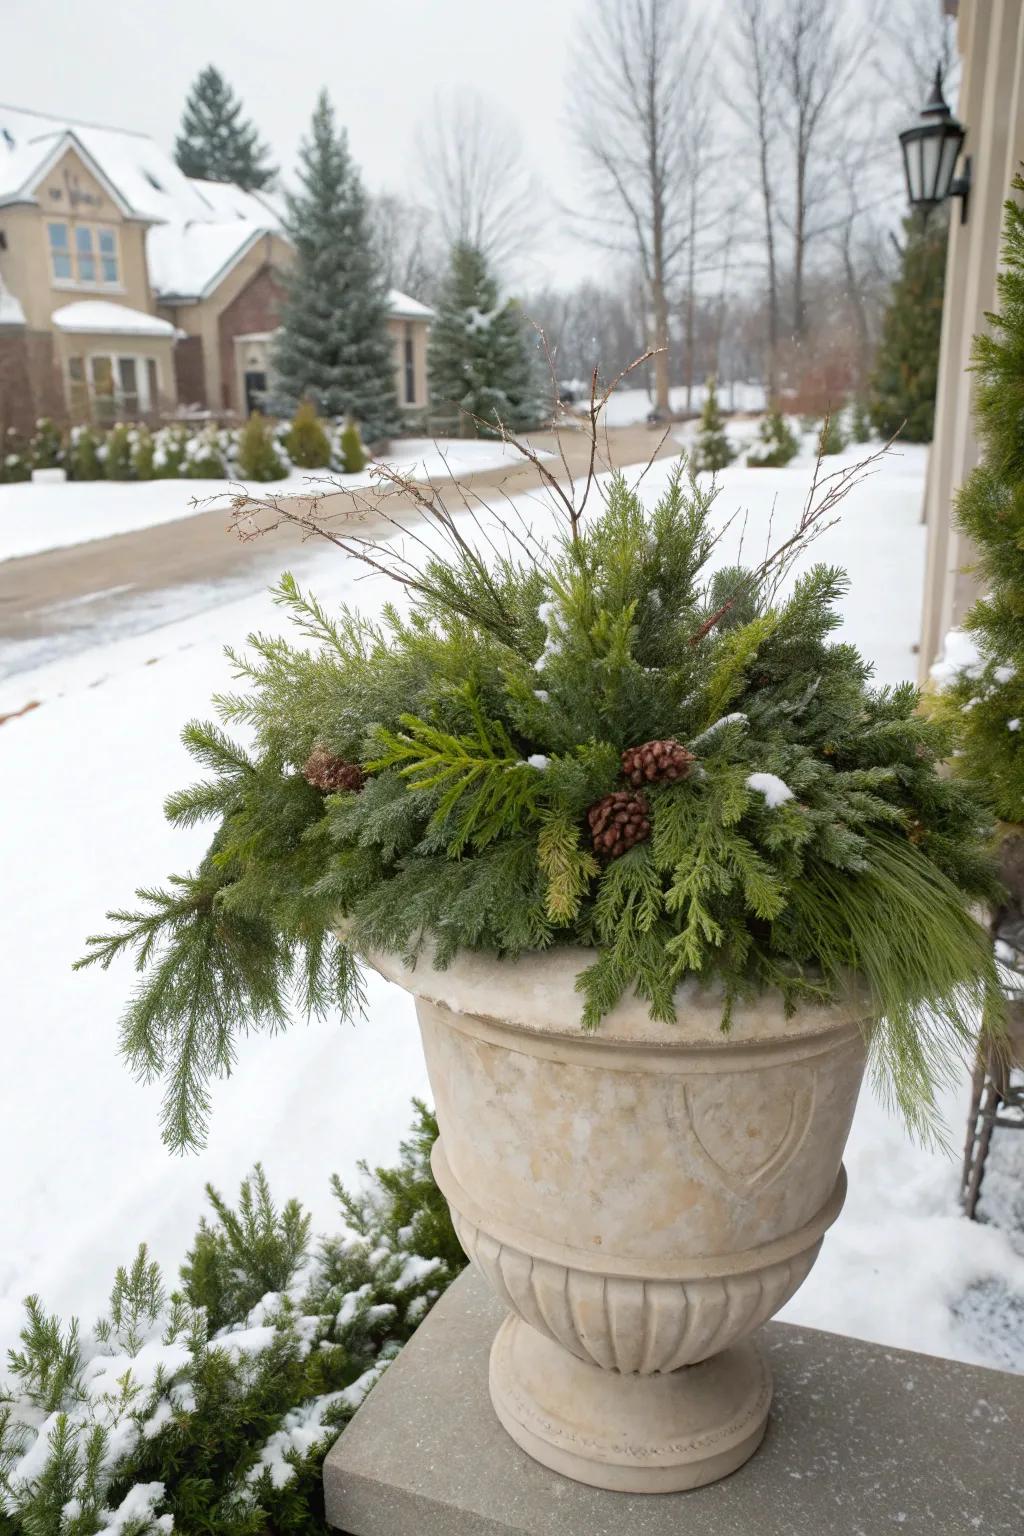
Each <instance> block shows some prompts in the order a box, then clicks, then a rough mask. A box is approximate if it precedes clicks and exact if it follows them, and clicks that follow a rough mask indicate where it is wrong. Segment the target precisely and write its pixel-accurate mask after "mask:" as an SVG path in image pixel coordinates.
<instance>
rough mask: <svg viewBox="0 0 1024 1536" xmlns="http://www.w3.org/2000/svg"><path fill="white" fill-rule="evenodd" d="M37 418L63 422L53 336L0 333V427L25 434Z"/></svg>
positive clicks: (64, 414) (65, 416)
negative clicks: (11, 428)
mask: <svg viewBox="0 0 1024 1536" xmlns="http://www.w3.org/2000/svg"><path fill="white" fill-rule="evenodd" d="M40 416H52V417H53V419H54V420H55V421H58V422H63V421H65V420H66V419H67V407H66V405H65V401H64V390H63V387H62V384H61V378H60V373H59V371H58V368H57V360H56V357H55V355H54V349H53V337H52V336H51V335H50V334H49V333H48V332H47V331H26V330H22V329H18V330H0V428H2V429H4V430H6V429H7V428H8V427H13V428H14V430H15V431H16V432H20V433H24V434H28V433H31V432H32V431H33V430H34V428H35V424H36V421H37V420H38V418H39V417H40Z"/></svg>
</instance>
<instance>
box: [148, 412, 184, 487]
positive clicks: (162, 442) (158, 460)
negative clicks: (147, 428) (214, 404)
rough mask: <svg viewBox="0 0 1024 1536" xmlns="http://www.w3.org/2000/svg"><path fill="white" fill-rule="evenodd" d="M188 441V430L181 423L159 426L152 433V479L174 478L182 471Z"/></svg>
mask: <svg viewBox="0 0 1024 1536" xmlns="http://www.w3.org/2000/svg"><path fill="white" fill-rule="evenodd" d="M188 441H189V430H188V428H187V427H186V426H185V425H184V424H182V423H178V424H176V425H175V426H172V427H161V428H160V429H159V431H157V432H155V433H154V434H153V477H154V479H156V480H174V479H176V478H177V477H178V476H179V475H180V474H181V473H182V469H183V466H184V463H185V454H186V452H187V449H188Z"/></svg>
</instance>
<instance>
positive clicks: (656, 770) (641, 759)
mask: <svg viewBox="0 0 1024 1536" xmlns="http://www.w3.org/2000/svg"><path fill="white" fill-rule="evenodd" d="M696 761H697V759H696V758H695V757H694V755H693V753H692V752H688V751H687V749H686V748H685V747H684V746H683V744H682V742H679V741H673V740H672V738H671V737H668V738H667V739H666V740H665V741H645V742H644V743H643V745H642V746H639V747H627V748H626V750H625V752H623V754H622V771H623V773H624V774H625V775H626V778H627V779H628V780H629V782H630V783H631V784H632V785H634V787H635V788H636V789H639V788H640V787H641V786H642V785H644V784H674V783H675V781H676V780H677V779H685V778H688V777H689V774H690V770H691V769H692V767H693V765H694V763H695V762H696Z"/></svg>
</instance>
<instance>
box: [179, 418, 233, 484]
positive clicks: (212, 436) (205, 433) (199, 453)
mask: <svg viewBox="0 0 1024 1536" xmlns="http://www.w3.org/2000/svg"><path fill="white" fill-rule="evenodd" d="M227 472H228V466H227V456H226V454H225V451H224V439H223V437H222V435H221V433H220V432H219V431H218V430H217V428H216V427H212V426H211V427H203V428H202V429H201V431H199V432H197V433H196V434H195V436H194V437H190V438H189V439H188V441H187V442H186V444H185V454H184V461H183V468H182V473H183V474H184V475H185V476H186V477H187V478H188V479H189V480H223V479H224V477H225V476H226V474H227Z"/></svg>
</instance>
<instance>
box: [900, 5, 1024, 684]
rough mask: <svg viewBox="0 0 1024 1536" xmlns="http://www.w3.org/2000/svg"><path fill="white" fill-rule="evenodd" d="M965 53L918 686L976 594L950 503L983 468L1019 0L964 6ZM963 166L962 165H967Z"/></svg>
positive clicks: (1017, 150) (1016, 92)
mask: <svg viewBox="0 0 1024 1536" xmlns="http://www.w3.org/2000/svg"><path fill="white" fill-rule="evenodd" d="M958 41H959V47H960V52H961V55H962V57H963V78H962V83H961V87H960V98H959V105H958V109H957V112H958V116H959V118H960V120H961V122H963V123H964V124H966V127H967V139H966V142H965V145H964V152H965V154H968V155H970V156H971V160H972V164H971V174H972V183H971V194H970V202H969V205H968V219H967V223H966V224H961V222H960V205H959V203H955V204H954V207H953V216H952V220H951V224H950V236H949V252H948V257H947V264H946V297H945V304H944V308H943V316H942V350H941V357H940V364H939V384H938V396H937V400H936V410H935V440H934V443H933V444H932V450H931V455H930V459H929V465H928V482H927V486H926V490H925V521H926V523H927V525H928V556H927V566H926V576H925V594H924V613H923V618H922V626H921V652H920V665H921V676H922V680H923V679H924V678H925V677H927V673H928V668H929V667H930V665H931V663H932V662H933V661H934V660H935V657H936V656H937V655H938V654H939V652H940V651H941V648H942V642H943V637H944V636H945V634H946V631H947V630H948V629H949V628H950V627H951V626H953V625H955V624H958V623H959V622H960V620H961V619H962V618H963V616H964V613H965V612H966V610H967V608H968V606H969V605H970V603H971V601H972V600H973V597H974V595H975V591H976V588H975V583H974V580H973V578H972V577H971V576H970V575H969V574H968V573H967V572H966V571H965V570H964V567H965V566H966V565H968V564H970V561H971V549H970V546H969V544H968V543H967V541H966V540H965V539H964V538H963V537H962V536H961V534H960V533H958V532H957V530H956V529H955V528H954V527H953V524H952V510H953V497H954V494H955V491H956V488H957V487H958V486H959V485H961V484H962V483H963V481H964V480H965V479H966V477H967V475H968V474H970V472H971V470H972V469H973V468H974V466H975V464H976V463H977V462H978V444H977V439H976V437H975V433H974V424H973V421H972V417H971V393H972V390H971V379H972V376H971V374H970V373H968V372H967V371H966V370H967V368H968V365H969V363H970V356H971V343H972V340H973V337H974V335H975V333H976V332H978V331H981V330H983V329H984V328H985V325H986V321H985V311H986V310H991V309H993V308H995V303H996V274H997V271H998V267H999V242H1000V229H1001V223H1002V205H1003V202H1004V201H1005V199H1006V198H1007V197H1008V196H1009V192H1010V181H1011V179H1012V177H1013V175H1014V173H1015V171H1016V170H1017V169H1018V167H1019V165H1020V162H1021V161H1022V159H1024V5H1022V4H1021V0H961V4H960V18H959V24H958ZM961 166H962V161H961Z"/></svg>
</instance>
